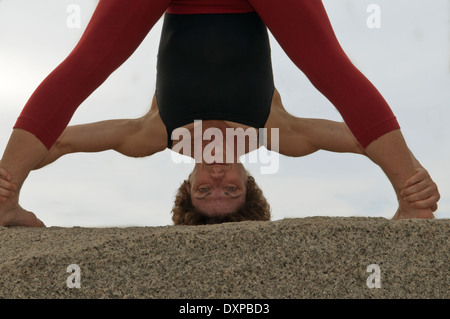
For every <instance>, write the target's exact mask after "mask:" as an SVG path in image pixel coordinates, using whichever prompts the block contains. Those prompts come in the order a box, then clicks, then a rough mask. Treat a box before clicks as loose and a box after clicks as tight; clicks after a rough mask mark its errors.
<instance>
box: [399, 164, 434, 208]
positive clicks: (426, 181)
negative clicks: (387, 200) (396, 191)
mask: <svg viewBox="0 0 450 319" xmlns="http://www.w3.org/2000/svg"><path fill="white" fill-rule="evenodd" d="M400 196H401V200H403V201H405V202H406V203H408V204H409V205H411V206H412V207H414V208H430V209H431V210H432V211H433V212H435V211H436V210H437V209H438V205H437V202H438V201H439V199H440V198H441V195H440V194H439V190H438V187H437V185H436V183H435V182H433V180H432V179H431V177H430V174H428V172H427V171H426V170H425V169H423V168H419V169H417V171H416V174H415V175H414V176H412V177H411V178H409V179H408V180H407V181H406V183H405V187H404V188H403V190H402V191H401V192H400Z"/></svg>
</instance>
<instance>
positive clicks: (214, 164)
mask: <svg viewBox="0 0 450 319" xmlns="http://www.w3.org/2000/svg"><path fill="white" fill-rule="evenodd" d="M230 165H231V164H229V163H217V162H212V163H210V164H206V166H230Z"/></svg>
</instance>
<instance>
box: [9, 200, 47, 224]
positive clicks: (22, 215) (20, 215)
mask: <svg viewBox="0 0 450 319" xmlns="http://www.w3.org/2000/svg"><path fill="white" fill-rule="evenodd" d="M2 206H3V207H2ZM0 226H25V227H45V225H44V223H43V222H42V221H41V220H39V219H38V218H37V217H36V215H35V214H33V213H32V212H29V211H26V210H25V209H23V208H22V207H20V206H19V205H18V204H16V205H14V206H12V207H10V208H6V209H5V206H4V205H1V206H0Z"/></svg>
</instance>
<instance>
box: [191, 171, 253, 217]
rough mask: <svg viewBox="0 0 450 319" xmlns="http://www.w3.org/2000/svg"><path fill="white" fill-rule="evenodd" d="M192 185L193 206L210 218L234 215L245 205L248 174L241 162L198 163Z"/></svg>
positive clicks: (193, 173) (192, 175) (192, 177)
mask: <svg viewBox="0 0 450 319" xmlns="http://www.w3.org/2000/svg"><path fill="white" fill-rule="evenodd" d="M189 182H190V187H189V186H188V189H187V191H188V192H189V193H190V195H191V200H192V204H193V205H194V207H195V208H196V209H197V210H199V211H200V212H201V213H203V214H205V215H207V216H209V217H220V216H224V215H226V214H230V213H234V212H236V211H237V210H238V209H239V208H240V207H241V206H242V205H243V204H244V203H245V195H246V185H247V173H246V171H245V168H244V166H243V165H242V164H240V163H237V164H235V163H232V164H206V163H201V164H196V165H195V167H194V170H193V171H192V173H191V175H190V177H189Z"/></svg>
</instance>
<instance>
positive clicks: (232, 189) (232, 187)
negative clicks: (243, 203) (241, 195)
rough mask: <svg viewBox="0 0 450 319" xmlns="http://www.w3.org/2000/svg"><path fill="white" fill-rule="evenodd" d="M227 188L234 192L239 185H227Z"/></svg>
mask: <svg viewBox="0 0 450 319" xmlns="http://www.w3.org/2000/svg"><path fill="white" fill-rule="evenodd" d="M226 190H227V191H231V192H234V191H235V190H237V187H234V186H227V187H226Z"/></svg>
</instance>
